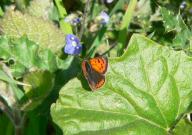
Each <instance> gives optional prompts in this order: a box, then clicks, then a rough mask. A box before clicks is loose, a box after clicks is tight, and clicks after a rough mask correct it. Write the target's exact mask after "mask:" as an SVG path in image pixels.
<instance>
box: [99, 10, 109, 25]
mask: <svg viewBox="0 0 192 135" xmlns="http://www.w3.org/2000/svg"><path fill="white" fill-rule="evenodd" d="M96 19H97V20H99V21H100V23H101V24H104V25H105V24H107V23H108V22H109V15H108V14H107V13H106V12H105V11H102V12H101V13H100V14H99V15H98V16H97V18H96Z"/></svg>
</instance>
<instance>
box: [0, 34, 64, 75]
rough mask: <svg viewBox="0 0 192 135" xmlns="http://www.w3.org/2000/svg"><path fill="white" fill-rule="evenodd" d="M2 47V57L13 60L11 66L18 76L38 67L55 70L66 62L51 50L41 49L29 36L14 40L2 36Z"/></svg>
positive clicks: (0, 44)
mask: <svg viewBox="0 0 192 135" xmlns="http://www.w3.org/2000/svg"><path fill="white" fill-rule="evenodd" d="M0 48H1V49H0V58H2V59H3V60H4V61H5V62H8V63H10V61H12V63H13V64H10V68H11V70H12V73H13V76H15V77H16V78H19V77H21V76H22V75H23V74H24V73H25V72H28V71H31V70H36V69H43V70H48V71H50V72H54V71H56V70H57V69H58V68H59V67H61V66H62V65H63V64H65V63H63V62H62V61H61V59H59V58H58V57H57V56H56V55H55V54H53V53H52V52H51V51H50V50H48V49H44V50H42V51H40V48H39V46H38V45H37V44H36V43H34V42H32V41H30V40H29V39H27V37H21V38H20V39H14V40H10V39H9V38H7V37H0ZM61 68H64V66H63V67H61Z"/></svg>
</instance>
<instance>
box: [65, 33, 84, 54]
mask: <svg viewBox="0 0 192 135" xmlns="http://www.w3.org/2000/svg"><path fill="white" fill-rule="evenodd" d="M65 41H66V44H65V48H64V52H65V53H67V54H71V55H77V54H80V53H81V50H82V45H81V43H80V41H79V39H78V37H76V36H75V35H73V34H68V35H66V37H65Z"/></svg>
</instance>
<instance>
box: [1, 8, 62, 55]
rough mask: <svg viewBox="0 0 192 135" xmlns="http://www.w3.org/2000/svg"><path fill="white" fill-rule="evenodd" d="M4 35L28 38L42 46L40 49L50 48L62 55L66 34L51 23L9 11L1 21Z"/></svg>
mask: <svg viewBox="0 0 192 135" xmlns="http://www.w3.org/2000/svg"><path fill="white" fill-rule="evenodd" d="M0 27H1V30H2V32H3V34H5V35H7V36H8V37H11V38H19V37H21V36H24V35H27V37H28V38H29V39H30V40H32V41H34V42H35V43H37V44H39V45H40V49H43V48H49V49H51V50H52V51H53V52H57V53H61V49H62V47H63V46H64V43H65V42H64V33H63V32H61V30H59V29H58V28H57V27H56V26H55V25H54V24H53V23H52V22H51V21H48V20H43V19H42V18H38V17H34V16H30V15H28V14H22V13H21V12H19V11H14V10H12V9H9V10H8V11H6V13H5V14H4V17H3V18H2V19H1V20H0Z"/></svg>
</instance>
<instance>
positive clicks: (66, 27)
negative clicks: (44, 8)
mask: <svg viewBox="0 0 192 135" xmlns="http://www.w3.org/2000/svg"><path fill="white" fill-rule="evenodd" d="M62 3H63V2H62V0H55V4H56V6H57V9H58V12H59V18H60V21H59V25H60V27H61V29H62V30H63V31H64V32H65V33H66V34H72V33H73V31H72V27H71V25H70V24H69V23H66V22H65V21H64V18H65V17H66V16H67V11H66V9H65V7H64V5H63V4H62Z"/></svg>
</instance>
